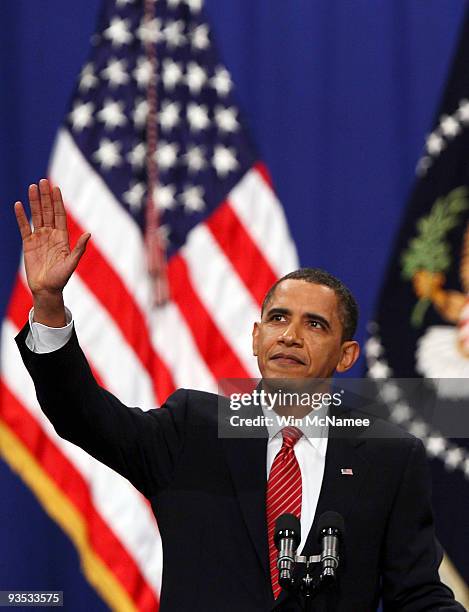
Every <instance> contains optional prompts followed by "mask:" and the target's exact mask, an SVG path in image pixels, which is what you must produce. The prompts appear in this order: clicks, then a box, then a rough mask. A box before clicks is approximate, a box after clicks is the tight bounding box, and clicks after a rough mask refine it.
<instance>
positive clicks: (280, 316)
mask: <svg viewBox="0 0 469 612" xmlns="http://www.w3.org/2000/svg"><path fill="white" fill-rule="evenodd" d="M284 319H285V315H283V314H274V315H272V316H271V317H270V320H271V321H283V320H284Z"/></svg>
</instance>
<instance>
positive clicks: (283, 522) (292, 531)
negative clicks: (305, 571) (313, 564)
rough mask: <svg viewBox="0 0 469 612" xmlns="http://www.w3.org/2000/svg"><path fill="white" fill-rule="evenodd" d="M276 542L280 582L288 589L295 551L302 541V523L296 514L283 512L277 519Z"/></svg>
mask: <svg viewBox="0 0 469 612" xmlns="http://www.w3.org/2000/svg"><path fill="white" fill-rule="evenodd" d="M274 542H275V546H276V547H277V549H278V551H279V552H278V558H277V568H278V571H279V574H278V583H279V585H280V586H281V587H282V588H284V589H287V588H288V587H289V586H291V580H292V574H293V568H294V566H295V553H296V549H297V548H298V546H299V544H300V542H301V525H300V521H299V519H298V518H297V517H296V516H295V515H294V514H282V515H280V516H279V517H278V519H277V520H276V521H275V531H274Z"/></svg>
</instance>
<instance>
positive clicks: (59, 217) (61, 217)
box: [52, 187, 67, 230]
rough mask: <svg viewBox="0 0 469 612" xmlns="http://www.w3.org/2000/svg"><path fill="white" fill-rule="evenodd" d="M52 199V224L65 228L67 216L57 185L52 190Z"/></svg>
mask: <svg viewBox="0 0 469 612" xmlns="http://www.w3.org/2000/svg"><path fill="white" fill-rule="evenodd" d="M52 201H53V204H54V225H55V227H56V228H57V229H61V230H67V216H66V214H65V207H64V203H63V200H62V194H61V192H60V189H59V188H58V187H54V189H53V190H52Z"/></svg>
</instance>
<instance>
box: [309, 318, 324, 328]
mask: <svg viewBox="0 0 469 612" xmlns="http://www.w3.org/2000/svg"><path fill="white" fill-rule="evenodd" d="M309 324H310V326H311V327H314V328H315V329H322V328H323V324H322V323H321V321H315V320H314V319H312V320H311V321H310V322H309Z"/></svg>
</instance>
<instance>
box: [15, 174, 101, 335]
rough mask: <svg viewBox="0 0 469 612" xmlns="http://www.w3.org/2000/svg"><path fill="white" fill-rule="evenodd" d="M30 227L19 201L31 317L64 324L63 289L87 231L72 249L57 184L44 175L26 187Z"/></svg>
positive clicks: (83, 249) (55, 323)
mask: <svg viewBox="0 0 469 612" xmlns="http://www.w3.org/2000/svg"><path fill="white" fill-rule="evenodd" d="M28 197H29V204H30V207H31V215H32V222H33V228H34V229H33V230H31V226H30V224H29V221H28V219H27V217H26V214H25V211H24V207H23V205H22V203H21V202H16V203H15V215H16V220H17V222H18V227H19V229H20V232H21V237H22V239H23V250H24V265H25V269H26V277H27V279H28V285H29V288H30V289H31V292H32V294H33V300H34V319H35V321H38V322H40V323H44V324H45V325H49V326H51V327H61V326H62V325H65V310H64V305H63V298H62V291H63V288H64V287H65V285H66V284H67V281H68V279H69V278H70V276H71V275H72V274H73V272H74V270H75V268H76V267H77V265H78V262H79V261H80V258H81V256H82V255H83V253H84V252H85V248H86V243H87V242H88V239H89V237H90V234H88V233H87V234H83V235H82V236H80V238H79V239H78V241H77V243H76V245H75V247H74V249H73V250H71V249H70V241H69V235H68V230H67V218H66V213H65V208H64V205H63V201H62V195H61V193H60V189H59V188H58V187H54V188H53V189H51V186H50V184H49V181H48V180H47V179H41V180H40V181H39V185H36V184H33V185H30V187H29V191H28Z"/></svg>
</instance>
